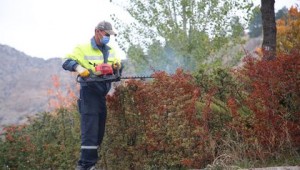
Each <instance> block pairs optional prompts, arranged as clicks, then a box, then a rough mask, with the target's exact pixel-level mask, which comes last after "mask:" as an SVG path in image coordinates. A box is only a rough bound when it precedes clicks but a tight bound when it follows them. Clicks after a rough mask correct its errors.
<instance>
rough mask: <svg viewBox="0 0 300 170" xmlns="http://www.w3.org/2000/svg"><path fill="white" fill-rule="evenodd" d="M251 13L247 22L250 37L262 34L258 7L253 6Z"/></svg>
mask: <svg viewBox="0 0 300 170" xmlns="http://www.w3.org/2000/svg"><path fill="white" fill-rule="evenodd" d="M252 13H253V14H252V18H251V20H250V22H249V36H250V38H254V37H258V36H260V35H261V34H262V19H261V11H260V8H259V7H258V6H257V7H255V8H254V9H253V11H252Z"/></svg>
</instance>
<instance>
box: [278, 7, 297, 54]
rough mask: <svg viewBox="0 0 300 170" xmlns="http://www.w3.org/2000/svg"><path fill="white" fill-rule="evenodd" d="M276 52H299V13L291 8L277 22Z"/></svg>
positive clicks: (294, 8)
mask: <svg viewBox="0 0 300 170" xmlns="http://www.w3.org/2000/svg"><path fill="white" fill-rule="evenodd" d="M277 30H278V32H277V50H278V52H280V53H287V54H289V53H291V52H293V51H298V52H299V51H300V50H299V49H300V42H299V40H300V11H299V10H298V9H297V8H296V7H291V8H290V9H289V10H288V13H287V14H286V15H284V17H282V18H281V19H279V20H277Z"/></svg>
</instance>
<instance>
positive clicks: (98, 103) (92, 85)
mask: <svg viewBox="0 0 300 170" xmlns="http://www.w3.org/2000/svg"><path fill="white" fill-rule="evenodd" d="M110 88H111V84H110V83H103V82H89V83H81V86H80V98H79V100H78V107H79V112H80V117H81V118H80V121H81V122H80V123H81V124H80V128H81V154H80V159H79V161H78V165H80V166H82V167H83V168H89V167H91V166H93V165H95V164H96V163H97V160H98V148H99V146H100V145H101V143H102V140H103V136H104V132H105V122H106V114H107V110H106V98H105V97H106V95H107V93H108V91H109V90H110Z"/></svg>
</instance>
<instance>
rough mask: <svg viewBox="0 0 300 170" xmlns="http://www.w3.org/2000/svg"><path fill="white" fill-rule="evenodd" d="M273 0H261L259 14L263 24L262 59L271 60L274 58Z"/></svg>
mask: <svg viewBox="0 0 300 170" xmlns="http://www.w3.org/2000/svg"><path fill="white" fill-rule="evenodd" d="M274 4H275V0H261V8H260V10H261V14H262V24H263V43H262V50H263V52H264V56H263V59H265V60H273V59H275V58H276V32H277V29H276V22H275V11H274Z"/></svg>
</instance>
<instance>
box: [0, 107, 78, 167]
mask: <svg viewBox="0 0 300 170" xmlns="http://www.w3.org/2000/svg"><path fill="white" fill-rule="evenodd" d="M78 115H79V114H78V113H77V112H76V111H74V110H69V111H68V110H65V109H60V110H57V112H56V115H51V114H49V113H42V114H40V116H39V117H38V118H36V119H33V120H32V121H30V122H29V123H30V124H29V125H20V126H14V125H12V126H8V127H6V128H4V135H5V140H2V141H0V151H1V152H0V165H1V167H0V168H1V169H33V170H34V169H36V170H38V169H73V168H74V166H75V165H76V161H77V157H78V155H79V152H78V151H79V144H80V142H79V126H78V124H79V122H78V120H79V118H78Z"/></svg>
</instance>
